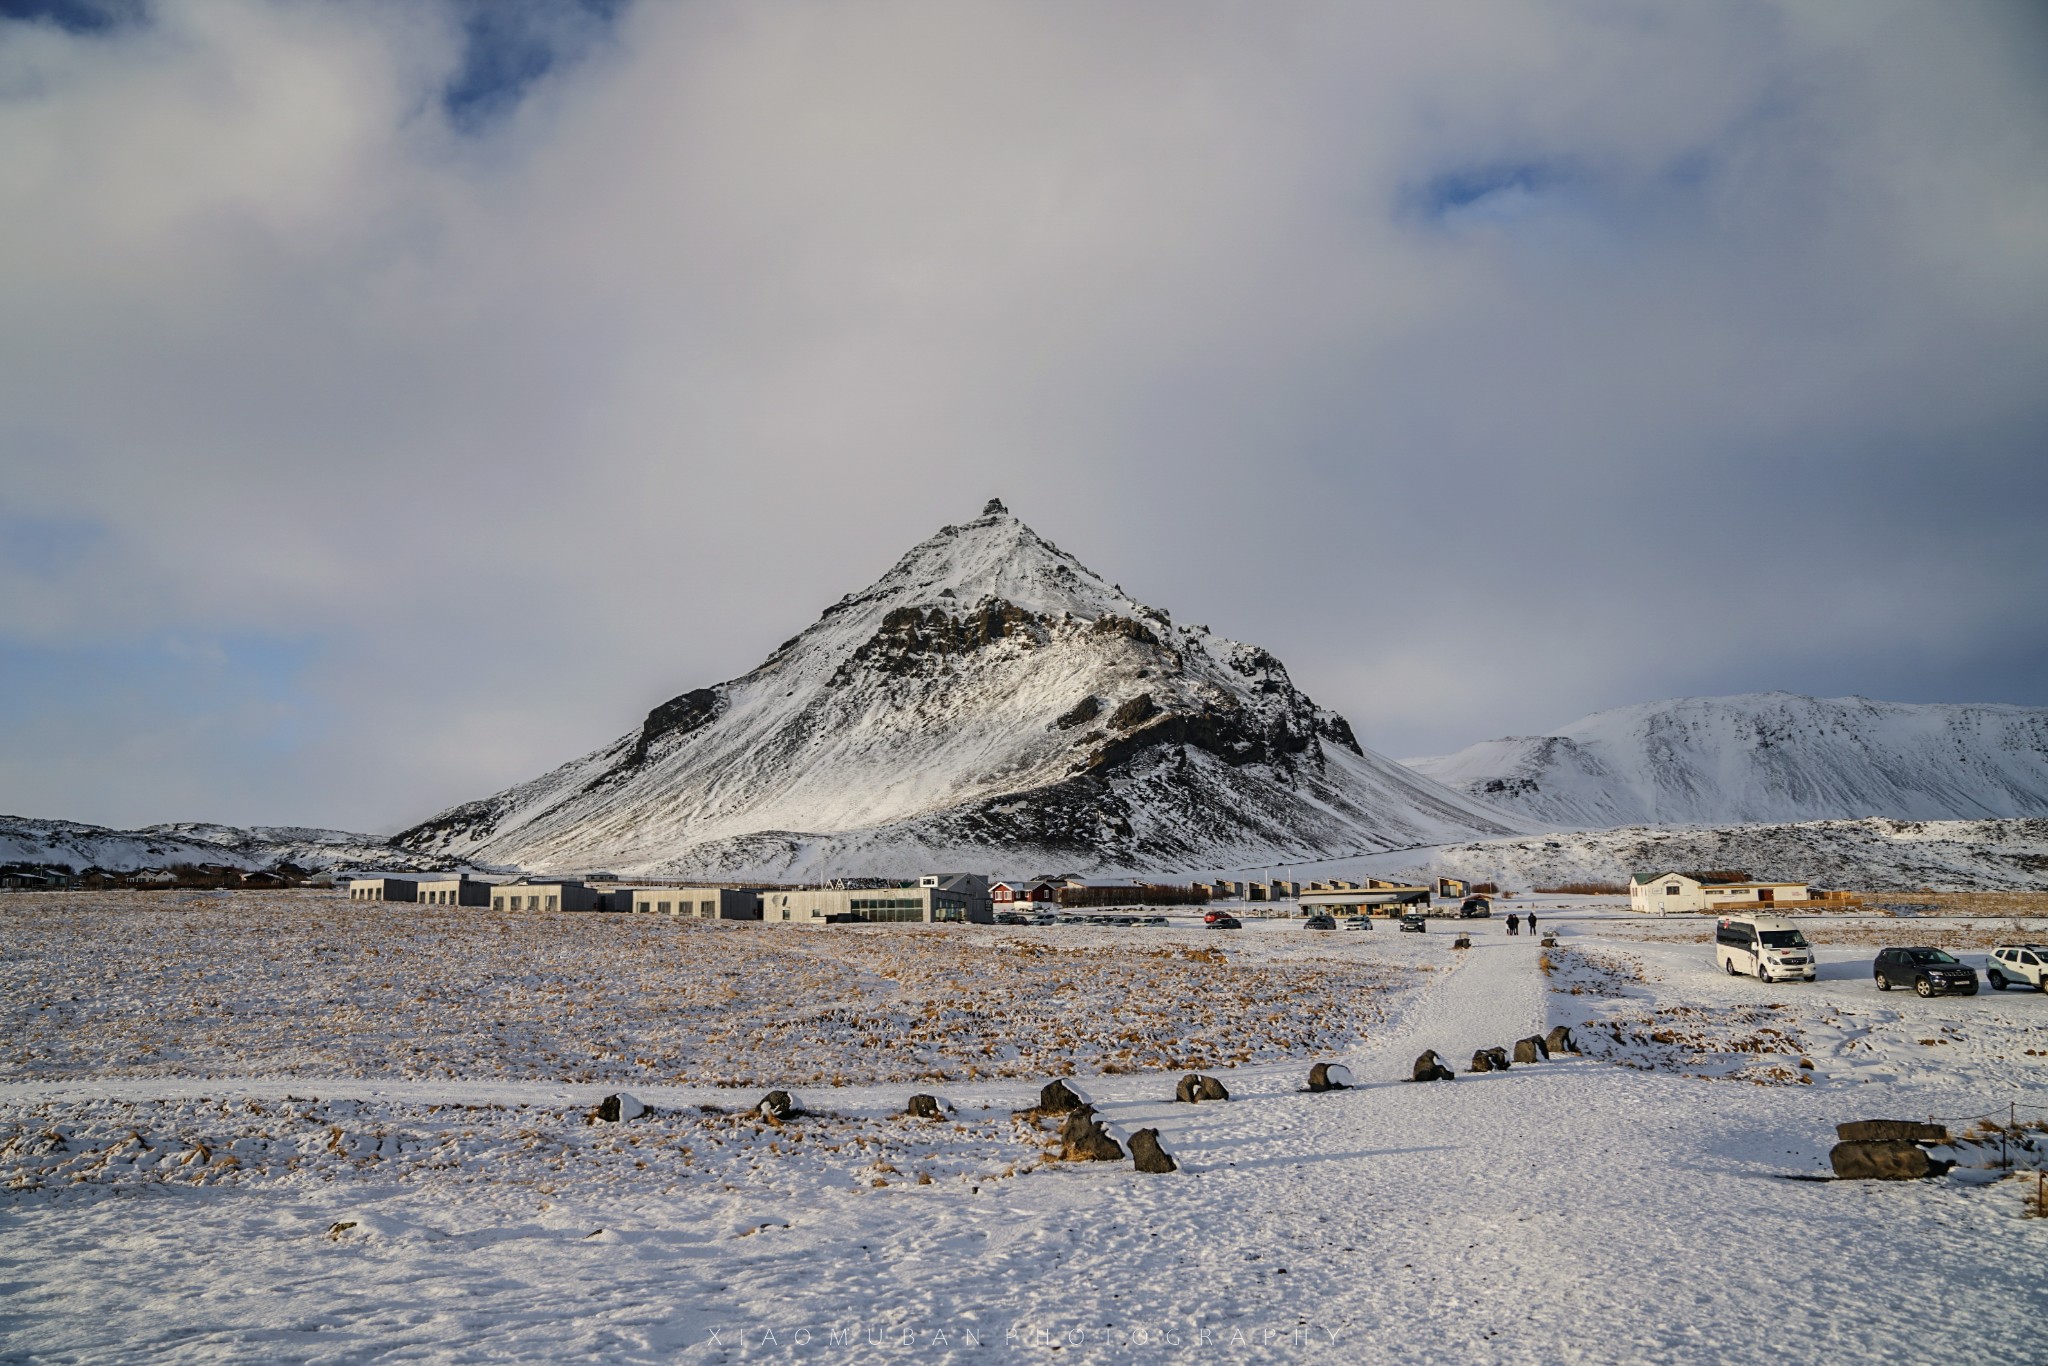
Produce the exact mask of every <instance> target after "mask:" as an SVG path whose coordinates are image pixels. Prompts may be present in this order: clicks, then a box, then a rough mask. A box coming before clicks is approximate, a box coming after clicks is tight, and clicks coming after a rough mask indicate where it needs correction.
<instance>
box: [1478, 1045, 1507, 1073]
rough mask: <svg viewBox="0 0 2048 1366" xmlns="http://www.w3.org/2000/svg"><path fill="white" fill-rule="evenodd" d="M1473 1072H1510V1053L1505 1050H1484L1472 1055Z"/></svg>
mask: <svg viewBox="0 0 2048 1366" xmlns="http://www.w3.org/2000/svg"><path fill="white" fill-rule="evenodd" d="M1471 1070H1472V1071H1474V1072H1505V1071H1507V1070H1508V1051H1507V1050H1506V1049H1505V1048H1482V1049H1480V1050H1479V1051H1478V1052H1477V1053H1474V1054H1473V1055H1472V1068H1471Z"/></svg>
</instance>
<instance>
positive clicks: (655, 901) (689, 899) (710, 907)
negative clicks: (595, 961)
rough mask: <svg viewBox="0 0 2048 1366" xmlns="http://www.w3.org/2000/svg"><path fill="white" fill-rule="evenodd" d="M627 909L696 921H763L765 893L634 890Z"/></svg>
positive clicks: (738, 889)
mask: <svg viewBox="0 0 2048 1366" xmlns="http://www.w3.org/2000/svg"><path fill="white" fill-rule="evenodd" d="M626 896H627V898H628V901H627V905H626V907H625V909H627V910H631V911H633V912H634V913H635V914H638V915H670V916H689V917H690V918H691V919H693V920H759V919H760V918H761V894H760V893H759V892H756V891H753V890H751V889H750V888H745V887H634V888H632V889H630V890H629V891H627V892H626Z"/></svg>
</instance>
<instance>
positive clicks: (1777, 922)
mask: <svg viewBox="0 0 2048 1366" xmlns="http://www.w3.org/2000/svg"><path fill="white" fill-rule="evenodd" d="M1714 961H1715V962H1717V963H1719V964H1720V965H1721V970H1722V971H1723V972H1726V973H1727V974H1728V975H1729V976H1730V977H1743V976H1748V977H1754V978H1756V979H1757V980H1758V981H1759V982H1780V981H1793V980H1799V981H1806V982H1811V981H1812V980H1813V979H1814V978H1815V977H1817V976H1819V975H1820V965H1819V964H1818V963H1816V962H1815V961H1814V955H1813V946H1812V945H1811V944H1809V943H1807V942H1806V936H1805V935H1803V934H1801V933H1800V932H1799V927H1798V926H1797V925H1795V924H1793V923H1792V922H1791V921H1789V920H1787V919H1785V918H1784V917H1783V916H1776V915H1724V916H1722V917H1721V919H1720V920H1719V922H1717V923H1716V924H1715V926H1714Z"/></svg>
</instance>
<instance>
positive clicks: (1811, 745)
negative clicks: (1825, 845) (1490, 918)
mask: <svg viewBox="0 0 2048 1366" xmlns="http://www.w3.org/2000/svg"><path fill="white" fill-rule="evenodd" d="M1408 764H1409V767H1411V768H1413V769H1415V770H1416V771H1417V772H1419V773H1422V774H1424V775H1425V776H1427V777H1430V778H1434V779H1436V780H1437V781H1438V782H1441V783H1443V784H1445V785H1447V786H1449V787H1453V788H1456V789H1457V790H1459V791H1461V792H1464V793H1465V794H1467V795H1468V796H1472V797H1474V798H1477V799H1479V800H1483V801H1485V802H1487V803H1488V804H1490V805H1492V806H1495V807H1499V808H1501V809H1502V810H1505V811H1507V812H1511V813H1514V814H1515V815H1518V816H1521V817H1524V818H1526V819H1528V820H1529V821H1532V822H1535V823H1539V824H1543V825H1548V826H1552V827H1556V828H1594V827H1602V826H1618V825H1633V824H1644V823H1649V824H1701V825H1721V824H1734V823H1740V822H1758V821H1769V822H1784V821H1812V820H1835V819H1846V820H1853V819H1858V818H1862V817H1866V816H1885V817H1891V818H1894V819H1898V820H1977V819H1985V818H1999V817H2033V816H2048V709H2042V708H2036V707H2012V706H2001V705H1996V704H1990V703H1982V704H1970V703H1964V704H1957V703H1901V702H1873V701H1870V700H1869V699H1867V698H1861V697H1842V698H1817V697H1800V696H1797V695H1795V694H1792V693H1780V692H1773V693H1752V694H1746V695H1743V696H1737V697H1689V698H1681V699H1678V700H1676V701H1668V702H1647V703H1642V704H1640V705H1637V706H1631V707H1618V708H1615V709H1614V710H1612V711H1603V712H1599V713H1596V714H1595V715H1592V716H1588V717H1586V718H1584V719H1583V720H1580V721H1575V722H1573V723H1572V724H1571V725H1569V726H1566V727H1564V728H1562V729H1561V730H1559V731H1558V732H1556V733H1555V734H1552V735H1542V736H1520V737H1514V738H1510V739H1504V740H1489V741H1486V742H1484V743H1482V744H1477V745H1473V746H1471V747H1469V748H1467V749H1462V750H1459V751H1458V752H1457V753H1456V754H1447V755H1441V756H1438V757H1435V758H1428V759H1411V760H1409V761H1408Z"/></svg>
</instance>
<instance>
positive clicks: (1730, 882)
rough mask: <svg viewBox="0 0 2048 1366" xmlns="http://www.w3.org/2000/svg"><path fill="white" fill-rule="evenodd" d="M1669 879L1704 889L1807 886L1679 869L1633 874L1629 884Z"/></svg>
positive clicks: (1790, 881) (1792, 881) (1791, 881)
mask: <svg viewBox="0 0 2048 1366" xmlns="http://www.w3.org/2000/svg"><path fill="white" fill-rule="evenodd" d="M1667 877H1682V878H1689V879H1691V880H1692V881H1694V882H1697V883H1699V884H1700V886H1702V887H1804V886H1806V885H1807V884H1806V883H1804V882H1801V881H1800V880H1799V879H1797V878H1752V877H1749V876H1747V875H1742V876H1737V875H1736V874H1734V873H1688V872H1685V871H1683V870H1682V869H1678V868H1667V869H1666V870H1665V871H1663V872H1661V873H1632V874H1630V875H1629V882H1630V883H1632V884H1633V885H1635V886H1637V887H1641V886H1645V885H1647V884H1649V883H1652V882H1662V881H1663V880H1664V879H1665V878H1667Z"/></svg>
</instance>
